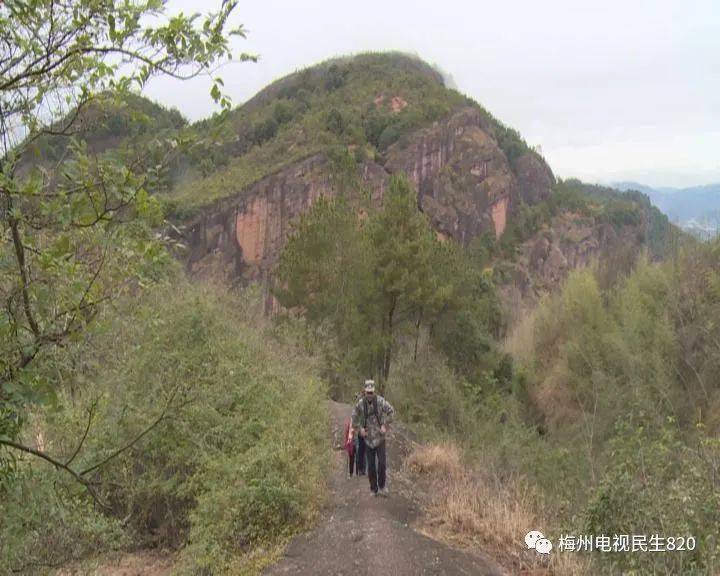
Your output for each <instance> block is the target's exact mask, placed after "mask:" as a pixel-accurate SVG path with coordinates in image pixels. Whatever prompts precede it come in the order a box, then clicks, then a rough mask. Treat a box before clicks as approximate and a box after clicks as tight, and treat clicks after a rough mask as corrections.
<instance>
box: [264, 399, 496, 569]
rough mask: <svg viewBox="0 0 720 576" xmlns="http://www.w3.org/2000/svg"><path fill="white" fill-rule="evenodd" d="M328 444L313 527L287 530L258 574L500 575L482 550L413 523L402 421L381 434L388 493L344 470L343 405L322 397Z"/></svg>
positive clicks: (346, 408) (414, 504)
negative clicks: (376, 492) (324, 496)
mask: <svg viewBox="0 0 720 576" xmlns="http://www.w3.org/2000/svg"><path fill="white" fill-rule="evenodd" d="M329 410H330V415H331V419H332V422H331V428H332V442H333V447H334V448H336V449H334V450H333V454H332V463H331V469H330V472H329V478H328V489H329V491H330V494H329V495H328V503H327V507H326V509H325V510H324V511H323V512H321V516H320V518H319V520H318V523H317V525H316V527H315V528H314V529H313V530H311V531H310V532H307V533H305V534H301V535H299V536H297V537H295V538H294V539H293V540H292V541H291V542H290V544H289V545H288V547H287V549H286V550H285V554H284V556H283V558H282V559H281V560H280V561H279V562H278V563H277V564H275V565H273V566H270V567H269V568H267V569H266V570H265V571H264V572H263V574H264V575H265V576H281V575H298V576H330V575H332V576H379V575H384V576H419V575H423V576H424V575H427V576H445V575H447V576H451V575H468V576H469V575H472V576H501V575H502V574H503V571H502V570H501V569H500V568H499V567H498V566H497V565H496V564H495V563H494V562H493V561H492V560H490V559H489V558H488V557H486V556H484V555H482V553H480V552H479V551H478V552H477V553H470V552H467V551H461V550H456V549H453V548H450V547H449V546H448V545H447V544H444V543H442V542H439V541H437V540H432V539H430V538H428V537H427V536H425V535H423V534H421V533H420V532H418V531H417V530H416V529H415V528H414V527H413V526H414V524H415V523H416V521H417V520H419V519H420V518H421V516H422V510H421V506H420V504H419V503H418V498H417V495H416V494H415V493H414V487H413V485H412V483H411V481H410V479H409V478H407V477H406V475H405V474H403V473H402V462H403V460H404V458H405V457H406V456H407V455H408V453H409V452H410V450H411V448H412V443H413V442H412V440H411V439H410V437H409V435H408V433H407V432H406V431H405V429H404V428H403V426H402V425H401V424H399V423H395V424H393V425H391V426H390V430H389V433H388V448H387V458H388V483H387V486H388V488H389V490H390V496H389V497H388V498H376V497H374V496H373V495H372V493H371V492H370V486H369V482H368V479H367V476H353V477H352V478H349V477H348V472H347V453H346V452H345V451H344V450H342V449H338V448H339V447H340V446H341V445H342V437H343V432H344V428H343V427H344V423H345V420H346V419H347V418H348V417H349V416H350V412H351V406H350V405H348V404H341V403H338V402H332V401H331V402H329Z"/></svg>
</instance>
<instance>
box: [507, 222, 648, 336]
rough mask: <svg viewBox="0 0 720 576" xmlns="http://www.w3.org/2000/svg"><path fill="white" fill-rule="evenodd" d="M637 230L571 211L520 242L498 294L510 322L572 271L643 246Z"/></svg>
mask: <svg viewBox="0 0 720 576" xmlns="http://www.w3.org/2000/svg"><path fill="white" fill-rule="evenodd" d="M639 233H642V232H641V228H638V227H637V226H632V225H627V226H622V227H619V228H616V227H614V226H613V225H611V224H609V223H605V224H600V225H598V224H596V223H595V222H594V220H593V219H592V218H589V217H586V216H582V215H580V214H576V213H572V212H565V213H562V214H560V215H558V216H556V217H555V218H553V220H552V222H551V224H550V225H549V226H545V227H543V228H542V229H541V230H539V231H538V232H537V233H536V234H535V235H534V236H533V237H532V238H530V239H529V240H527V241H526V242H524V243H523V244H521V245H520V247H519V250H518V254H517V257H516V259H515V261H514V262H512V263H505V264H504V265H505V266H506V267H509V270H508V273H507V276H508V277H507V278H506V280H507V281H506V282H505V283H504V284H503V285H502V286H501V287H500V293H501V296H502V298H503V300H504V302H505V304H506V306H505V308H506V310H508V311H511V314H510V318H509V323H510V324H512V323H513V319H514V318H513V317H514V316H517V317H521V316H522V312H523V310H524V309H526V308H531V307H533V306H534V305H535V303H536V302H537V301H538V300H539V298H540V297H541V296H542V295H543V294H546V293H548V292H551V291H552V290H553V289H554V288H556V287H557V286H558V285H559V284H560V283H562V282H563V281H564V280H565V278H567V276H568V274H569V273H570V271H571V270H574V269H576V268H583V267H585V266H588V265H590V264H591V263H592V262H593V261H594V260H595V259H598V258H602V259H604V260H606V261H609V260H610V257H611V256H612V255H613V254H615V253H618V252H622V251H626V250H631V251H633V252H635V253H637V251H638V250H640V248H641V245H642V242H641V241H640V240H639V239H638V234H639Z"/></svg>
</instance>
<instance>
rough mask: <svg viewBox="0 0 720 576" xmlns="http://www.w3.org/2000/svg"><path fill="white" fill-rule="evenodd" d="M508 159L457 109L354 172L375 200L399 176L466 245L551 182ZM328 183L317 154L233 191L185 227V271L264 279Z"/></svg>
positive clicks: (534, 164) (327, 191) (327, 192)
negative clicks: (187, 250) (380, 160)
mask: <svg viewBox="0 0 720 576" xmlns="http://www.w3.org/2000/svg"><path fill="white" fill-rule="evenodd" d="M515 164H516V168H515V170H513V168H512V167H511V165H510V163H509V161H508V159H507V157H506V156H505V154H504V153H503V151H502V149H501V148H500V146H499V145H498V143H497V141H496V139H495V138H494V137H493V136H492V133H491V127H489V126H488V125H487V124H486V122H485V120H484V118H483V116H482V115H481V114H480V112H479V111H478V110H476V109H472V108H467V109H462V110H460V111H458V112H456V113H455V114H453V115H451V116H450V117H449V118H447V119H446V120H444V121H441V122H436V123H435V124H433V125H432V126H430V127H428V128H426V129H423V130H419V131H417V132H415V133H412V134H411V135H409V136H408V137H406V138H405V139H403V140H401V141H399V142H397V143H396V144H394V145H392V146H391V147H390V148H389V149H388V151H387V154H386V159H385V161H384V162H383V164H380V163H376V162H364V163H362V164H359V165H358V166H357V169H358V171H359V172H360V176H361V178H362V181H363V183H364V185H365V187H367V188H369V189H370V190H371V192H372V195H373V198H374V200H375V202H381V201H382V196H383V192H384V189H385V186H386V184H387V180H388V178H389V174H391V173H394V172H405V173H406V174H407V175H408V177H409V178H410V180H411V181H412V182H413V183H414V185H415V186H416V189H417V191H418V206H419V207H420V208H421V209H422V210H423V211H424V212H425V213H426V214H427V215H428V217H429V218H430V220H431V222H432V223H433V226H434V227H435V228H436V229H437V230H438V232H440V233H441V234H443V235H445V236H449V237H452V238H453V239H454V240H456V241H457V242H459V243H461V244H463V245H467V244H468V243H469V242H470V241H471V240H472V239H473V238H475V237H476V236H478V235H480V234H482V233H485V232H492V233H494V234H495V235H496V237H499V236H501V235H502V233H503V231H504V230H505V226H506V224H507V222H508V219H510V218H512V210H513V207H514V206H515V205H516V204H517V202H518V201H519V200H523V201H525V202H527V203H535V202H538V201H540V200H542V199H544V198H546V197H547V196H548V195H549V194H550V193H551V187H552V185H553V184H554V178H553V176H552V172H551V171H550V169H549V168H548V167H547V165H546V164H545V163H544V162H543V161H542V160H540V159H539V158H538V157H536V156H535V155H534V154H532V153H527V154H526V155H525V156H523V157H521V158H520V159H519V160H517V161H516V163H515ZM337 189H338V186H336V182H335V176H334V173H333V168H332V166H331V164H330V162H329V161H328V160H327V159H326V158H325V157H324V156H323V155H317V156H313V157H311V158H308V159H306V160H303V161H301V162H299V163H297V164H294V165H292V166H290V167H288V168H285V169H283V170H281V171H280V172H278V173H276V174H273V175H271V176H269V177H266V178H264V179H262V180H260V181H259V182H257V183H255V184H253V185H252V186H250V187H249V188H247V189H245V190H238V192H237V194H236V195H235V196H231V197H229V198H226V199H224V200H222V201H220V202H218V203H217V204H215V205H214V206H213V207H212V208H210V209H208V210H207V211H206V212H205V213H203V214H202V215H201V216H200V217H199V218H198V219H196V220H195V221H194V222H193V223H192V224H191V225H190V226H189V233H188V236H187V240H188V244H189V246H190V255H189V259H188V267H189V269H190V271H191V272H193V273H202V274H207V273H210V274H212V275H213V276H215V277H221V278H224V279H227V280H231V281H242V282H247V281H252V280H260V281H266V280H268V277H269V275H270V273H271V271H272V268H273V267H274V265H275V264H276V262H277V260H278V258H279V256H280V252H281V250H282V246H283V243H284V240H285V238H286V237H287V235H288V233H289V232H290V229H291V223H292V222H293V220H294V219H295V218H297V217H298V215H299V214H301V213H302V212H303V211H304V210H307V209H308V208H309V207H310V206H311V205H312V204H313V202H315V200H317V199H318V198H320V197H321V196H328V197H332V196H334V195H335V194H337Z"/></svg>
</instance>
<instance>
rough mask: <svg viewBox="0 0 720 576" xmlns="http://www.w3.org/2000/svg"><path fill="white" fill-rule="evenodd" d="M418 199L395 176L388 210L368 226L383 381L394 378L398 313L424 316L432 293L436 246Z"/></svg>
mask: <svg viewBox="0 0 720 576" xmlns="http://www.w3.org/2000/svg"><path fill="white" fill-rule="evenodd" d="M416 198H417V197H416V194H415V191H414V190H413V189H412V187H411V185H410V182H409V181H408V180H407V178H406V177H405V176H404V175H393V176H392V177H391V178H390V184H389V186H388V191H387V194H386V196H385V198H384V200H383V202H384V204H383V208H382V210H380V211H379V212H377V214H375V215H374V218H373V219H372V220H371V222H370V225H369V234H370V238H371V242H372V246H373V253H374V278H375V281H376V282H377V284H378V291H379V294H380V302H381V304H380V308H381V314H382V320H381V325H382V333H383V341H384V343H383V344H384V345H383V352H382V358H381V359H380V364H379V373H380V376H381V379H383V380H387V378H388V376H389V375H390V365H391V359H392V349H393V344H394V339H395V333H394V330H395V323H396V315H397V313H398V311H404V312H409V313H410V314H412V313H413V312H417V311H418V310H422V308H423V306H425V305H427V304H428V302H429V300H430V299H431V298H432V293H433V290H432V284H433V274H432V266H431V255H432V250H433V243H434V242H436V240H435V239H434V237H433V233H432V231H431V229H430V226H429V223H428V222H427V220H426V219H425V216H424V215H423V214H422V212H420V211H419V210H418V207H417V199H416ZM403 308H404V310H403Z"/></svg>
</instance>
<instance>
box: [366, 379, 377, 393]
mask: <svg viewBox="0 0 720 576" xmlns="http://www.w3.org/2000/svg"><path fill="white" fill-rule="evenodd" d="M363 390H365V392H375V380H365V386H364V388H363Z"/></svg>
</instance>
